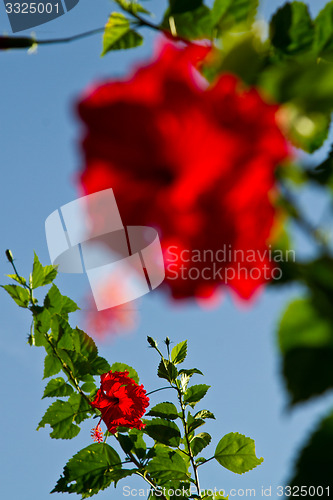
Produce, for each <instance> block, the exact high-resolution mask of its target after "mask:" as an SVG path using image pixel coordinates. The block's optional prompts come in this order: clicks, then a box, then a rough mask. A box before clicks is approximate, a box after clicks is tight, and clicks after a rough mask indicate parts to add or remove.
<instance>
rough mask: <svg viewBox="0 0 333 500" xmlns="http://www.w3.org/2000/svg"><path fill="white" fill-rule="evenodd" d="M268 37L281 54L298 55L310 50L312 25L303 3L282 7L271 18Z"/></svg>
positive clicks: (292, 3) (312, 36)
mask: <svg viewBox="0 0 333 500" xmlns="http://www.w3.org/2000/svg"><path fill="white" fill-rule="evenodd" d="M270 37H271V41H272V44H273V46H274V47H275V49H277V51H278V52H280V53H282V54H288V55H293V54H298V53H300V52H304V51H307V50H309V49H311V47H312V43H313V40H314V25H313V22H312V19H311V17H310V14H309V10H308V7H307V6H306V5H305V4H304V3H303V2H291V3H286V4H285V5H283V6H282V7H281V8H280V9H279V10H278V11H277V12H276V13H275V14H274V16H273V17H272V20H271V23H270Z"/></svg>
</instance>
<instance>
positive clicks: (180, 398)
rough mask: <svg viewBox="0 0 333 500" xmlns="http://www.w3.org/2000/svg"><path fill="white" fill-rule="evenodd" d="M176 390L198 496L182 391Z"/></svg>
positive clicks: (198, 490) (198, 487)
mask: <svg viewBox="0 0 333 500" xmlns="http://www.w3.org/2000/svg"><path fill="white" fill-rule="evenodd" d="M177 391H178V400H179V404H180V406H181V410H182V417H181V420H182V422H183V426H184V433H185V439H186V444H187V449H188V456H189V457H190V461H191V464H192V468H193V472H194V481H195V486H196V488H197V493H198V495H199V497H200V495H201V490H200V482H199V474H198V466H197V464H196V463H195V460H194V457H193V453H192V450H191V446H190V439H189V433H188V426H187V422H186V415H185V406H184V402H183V395H182V392H181V390H180V389H179V387H177Z"/></svg>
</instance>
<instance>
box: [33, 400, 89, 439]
mask: <svg viewBox="0 0 333 500" xmlns="http://www.w3.org/2000/svg"><path fill="white" fill-rule="evenodd" d="M74 416H75V411H74V409H73V407H72V405H71V404H70V403H68V402H65V401H61V400H60V399H57V401H55V402H54V403H53V404H52V405H51V406H50V407H49V408H48V409H47V410H46V413H45V415H44V417H43V418H42V420H41V421H40V422H39V424H38V427H37V430H39V429H40V428H41V427H45V425H46V424H49V425H50V426H51V427H52V429H53V431H52V432H51V433H50V437H51V438H54V439H72V438H73V437H75V436H77V435H78V433H79V432H80V427H78V426H77V425H75V424H73V420H74Z"/></svg>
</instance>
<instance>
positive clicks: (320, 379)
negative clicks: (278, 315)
mask: <svg viewBox="0 0 333 500" xmlns="http://www.w3.org/2000/svg"><path fill="white" fill-rule="evenodd" d="M327 273H328V267H326V275H327ZM316 295H317V294H316ZM317 297H318V295H317ZM323 304H324V301H323V300H321V305H323ZM327 307H329V305H328V304H327ZM328 314H329V313H328ZM278 336H279V344H280V349H281V351H282V353H283V374H284V377H285V379H286V382H287V387H288V391H289V393H290V395H291V403H292V404H295V403H299V402H301V401H305V400H307V399H309V398H310V397H312V396H315V395H318V394H321V393H323V392H324V391H326V390H327V389H329V388H331V387H333V371H332V359H333V327H332V320H331V317H330V316H329V315H325V313H323V311H322V310H321V309H318V307H317V304H315V303H314V302H313V300H309V299H298V300H295V301H293V302H292V303H291V304H289V306H288V307H287V309H286V311H285V313H284V315H283V317H282V319H281V322H280V325H279V331H278Z"/></svg>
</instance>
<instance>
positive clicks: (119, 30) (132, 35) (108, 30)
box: [102, 12, 143, 56]
mask: <svg viewBox="0 0 333 500" xmlns="http://www.w3.org/2000/svg"><path fill="white" fill-rule="evenodd" d="M142 42H143V38H142V36H141V35H139V33H137V32H136V31H134V30H132V29H131V28H130V23H129V20H128V19H127V18H126V17H125V16H124V15H123V14H119V13H118V12H113V13H112V14H111V16H110V17H109V20H108V22H107V24H106V26H105V31H104V35H103V52H102V56H104V55H105V54H107V53H108V52H110V51H111V50H121V49H130V48H132V47H137V46H138V45H141V44H142Z"/></svg>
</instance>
